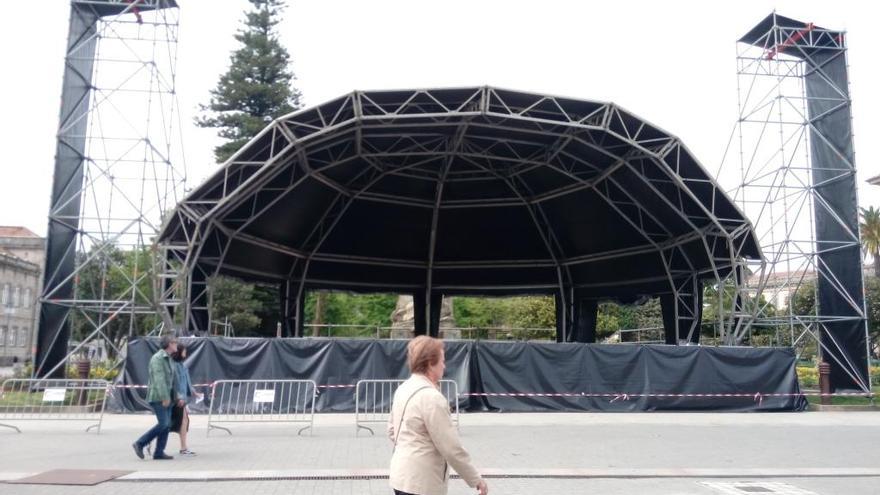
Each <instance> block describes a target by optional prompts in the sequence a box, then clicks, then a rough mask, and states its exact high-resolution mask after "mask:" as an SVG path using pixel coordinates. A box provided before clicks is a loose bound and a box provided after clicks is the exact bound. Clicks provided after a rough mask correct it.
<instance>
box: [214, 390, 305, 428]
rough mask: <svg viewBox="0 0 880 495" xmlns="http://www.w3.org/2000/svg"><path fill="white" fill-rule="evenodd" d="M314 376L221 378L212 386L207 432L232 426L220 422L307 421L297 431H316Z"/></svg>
mask: <svg viewBox="0 0 880 495" xmlns="http://www.w3.org/2000/svg"><path fill="white" fill-rule="evenodd" d="M317 394H318V386H317V384H316V383H315V382H314V381H313V380H218V381H216V382H214V383H213V385H212V386H211V404H210V406H209V408H208V433H207V434H210V433H211V430H212V429H215V428H216V429H219V430H224V431H226V432H227V433H229V434H230V435H231V434H232V431H231V430H230V429H229V428H226V427H223V426H218V425H217V423H307V424H306V426H303V427H302V428H300V429H299V431H297V435H300V434H302V432H303V431H305V430H311V431H310V433H309V434H311V433H312V432H313V431H314V424H315V397H316V396H317Z"/></svg>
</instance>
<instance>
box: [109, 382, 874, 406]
mask: <svg viewBox="0 0 880 495" xmlns="http://www.w3.org/2000/svg"><path fill="white" fill-rule="evenodd" d="M267 381H271V380H267ZM193 386H194V387H213V386H214V383H197V384H195V385H193ZM356 386H357V385H355V384H353V383H350V384H334V385H318V388H323V389H351V388H355V387H356ZM110 387H111V388H114V389H144V388H147V386H146V385H111V386H110ZM458 395H459V397H551V398H561V397H564V398H594V399H610V402H617V401H629V400H633V399H640V398H660V399H680V398H750V399H752V400H754V401H755V402H758V403H759V404H760V403H762V402H763V400H764V398H765V397H799V396H818V397H866V398H873V397H874V394H873V393H865V392H835V393H830V394H822V393H818V392H816V393H813V392H798V393H772V392H770V393H761V392H755V393H751V392H750V393H735V394H696V393H681V394H672V393H637V394H630V393H622V392H621V393H588V392H466V393H460V394H458Z"/></svg>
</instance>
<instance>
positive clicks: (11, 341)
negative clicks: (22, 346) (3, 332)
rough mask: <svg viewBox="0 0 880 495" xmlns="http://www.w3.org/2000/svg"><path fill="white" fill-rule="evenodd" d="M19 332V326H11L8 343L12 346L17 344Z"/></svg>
mask: <svg viewBox="0 0 880 495" xmlns="http://www.w3.org/2000/svg"><path fill="white" fill-rule="evenodd" d="M17 333H18V327H11V328H10V329H9V338H8V339H7V345H8V346H9V347H12V346H14V345H15V334H17Z"/></svg>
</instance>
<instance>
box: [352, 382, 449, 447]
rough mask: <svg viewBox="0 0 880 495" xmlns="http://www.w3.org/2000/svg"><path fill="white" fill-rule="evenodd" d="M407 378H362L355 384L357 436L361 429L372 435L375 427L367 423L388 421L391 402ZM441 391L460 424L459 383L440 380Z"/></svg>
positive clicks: (384, 422)
mask: <svg viewBox="0 0 880 495" xmlns="http://www.w3.org/2000/svg"><path fill="white" fill-rule="evenodd" d="M404 381H406V380H360V381H358V382H357V384H356V386H355V392H354V423H355V429H354V430H355V436H357V435H358V434H359V433H360V431H361V429H364V430H367V431H369V432H370V434H371V435H373V434H375V433H374V432H373V429H372V428H370V427H369V426H366V424H367V423H381V424H383V425H384V424H386V423H388V418H389V417H390V416H391V403H392V401H393V399H394V392H395V391H397V387H399V386H400V384H401V383H403V382H404ZM440 392H441V393H443V396H444V397H446V400H447V402H449V405H450V408H451V412H452V423H453V424H454V425H455V426H458V424H459V416H460V411H459V408H458V383H457V382H456V381H455V380H440Z"/></svg>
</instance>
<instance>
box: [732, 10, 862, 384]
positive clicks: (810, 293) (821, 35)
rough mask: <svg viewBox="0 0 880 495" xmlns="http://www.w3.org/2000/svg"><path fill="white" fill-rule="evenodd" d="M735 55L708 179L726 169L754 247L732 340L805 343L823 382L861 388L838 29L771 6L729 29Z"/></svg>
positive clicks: (853, 212) (857, 274) (849, 143)
mask: <svg viewBox="0 0 880 495" xmlns="http://www.w3.org/2000/svg"><path fill="white" fill-rule="evenodd" d="M736 60H737V86H738V94H739V118H738V123H737V129H736V132H735V133H734V137H736V138H738V141H739V142H738V145H739V156H738V160H737V158H736V157H735V156H731V155H730V154H726V157H725V162H726V163H727V164H728V165H730V166H722V167H721V168H720V169H719V174H721V175H722V176H721V177H719V180H721V181H722V182H725V183H731V181H734V180H735V181H737V183H738V187H737V188H736V190H735V192H734V194H733V196H734V198H735V201H736V202H737V204H738V206H740V208H741V209H742V210H743V212H744V213H745V214H746V216H747V217H748V218H750V219H751V220H752V222H753V223H754V227H755V230H756V232H757V235H758V236H759V239H760V241H759V242H760V243H761V247H762V251H763V254H764V258H765V259H764V260H761V261H760V262H757V263H751V265H750V266H748V270H747V273H746V274H745V278H746V288H747V290H746V292H747V294H749V296H750V298H751V300H752V304H750V305H749V311H747V312H746V313H747V314H744V315H743V324H742V325H741V326H740V327H739V328H738V330H737V341H741V340H742V339H743V338H744V336H745V335H747V334H748V333H750V332H756V331H757V332H764V333H767V332H770V333H775V334H776V339H775V340H776V342H780V343H782V344H787V345H792V346H794V347H795V348H796V349H798V352H799V353H802V352H803V351H804V350H805V349H807V348H811V347H812V348H813V349H816V350H818V352H819V355H820V356H821V358H822V359H823V360H824V361H826V362H828V363H829V364H830V365H831V368H832V387H833V389H834V390H859V391H863V392H866V393H868V392H870V381H869V379H868V356H869V355H870V353H869V341H868V334H867V324H866V318H865V314H866V311H865V302H864V296H863V294H864V289H863V283H864V282H863V274H862V268H861V254H860V253H861V251H860V249H861V244H860V239H859V228H858V200H857V195H856V193H857V192H856V168H855V162H854V152H853V140H852V123H851V113H850V108H851V104H852V101H851V99H850V96H849V88H848V80H847V70H848V68H847V64H846V43H845V36H844V33H843V32H840V31H833V30H829V29H825V28H821V27H819V26H816V25H814V24H811V23H802V22H799V21H796V20H793V19H789V18H786V17H782V16H780V15H778V14H776V13H773V14H771V15H770V16H768V17H767V18H766V19H764V20H763V21H762V22H761V23H759V24H758V25H757V26H755V28H753V29H752V30H751V31H750V32H749V33H748V34H747V35H746V36H744V37H743V38H742V39H740V40H739V42H738V43H737V58H736ZM734 147H735V146H734ZM737 161H738V167H734V166H733V165H734V162H737ZM736 168H738V172H739V177H736V171H735V169H736ZM725 173H726V174H728V175H727V176H726V177H724V176H723V175H724V174H725Z"/></svg>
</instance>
